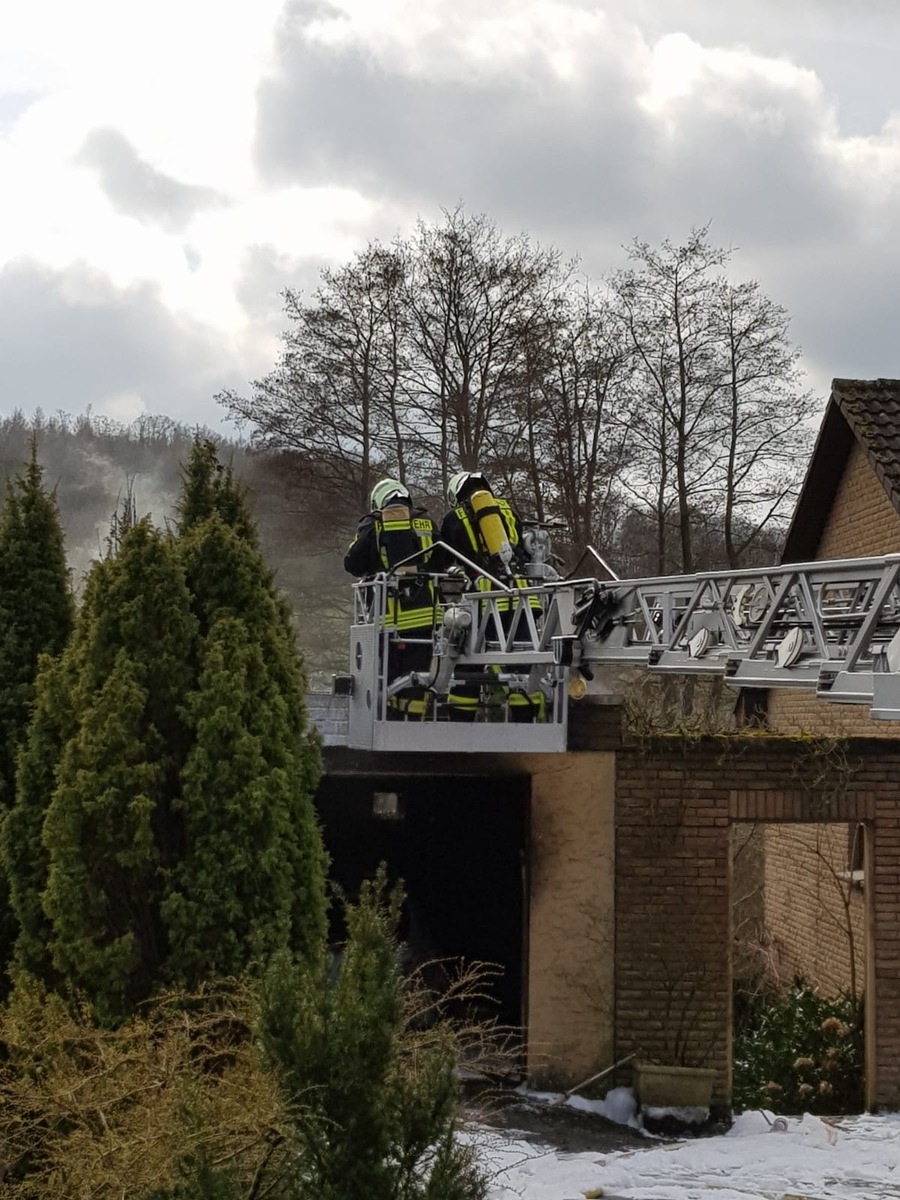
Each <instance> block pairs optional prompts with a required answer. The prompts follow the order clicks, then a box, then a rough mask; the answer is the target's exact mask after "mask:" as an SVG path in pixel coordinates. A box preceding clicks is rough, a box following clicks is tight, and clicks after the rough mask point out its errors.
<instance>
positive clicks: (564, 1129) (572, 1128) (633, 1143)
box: [462, 1091, 648, 1154]
mask: <svg viewBox="0 0 900 1200" xmlns="http://www.w3.org/2000/svg"><path fill="white" fill-rule="evenodd" d="M462 1115H463V1120H464V1121H471V1122H473V1123H476V1124H478V1125H482V1126H484V1125H487V1126H492V1127H494V1128H497V1129H504V1130H507V1131H509V1132H515V1133H519V1134H521V1136H522V1137H523V1139H525V1140H527V1141H530V1142H533V1143H534V1144H536V1145H537V1144H541V1145H544V1146H551V1147H552V1148H553V1149H554V1150H562V1151H567V1152H568V1153H570V1154H580V1153H587V1152H590V1151H595V1150H596V1151H597V1152H598V1153H609V1152H610V1151H612V1150H634V1149H638V1148H643V1149H646V1148H647V1145H648V1141H647V1139H646V1138H645V1137H642V1136H641V1135H640V1134H639V1133H636V1132H635V1131H634V1130H633V1129H628V1128H626V1127H625V1126H624V1125H614V1124H613V1123H612V1121H607V1120H605V1119H604V1118H603V1117H598V1116H595V1115H593V1114H591V1113H582V1112H578V1111H577V1110H575V1109H573V1108H569V1107H567V1106H565V1105H560V1106H558V1107H554V1106H552V1105H549V1104H539V1103H537V1102H533V1101H529V1100H526V1099H525V1098H524V1097H522V1096H520V1095H518V1094H517V1093H515V1092H503V1091H484V1092H481V1093H477V1094H475V1095H469V1096H467V1097H466V1098H465V1099H464V1100H463V1103H462Z"/></svg>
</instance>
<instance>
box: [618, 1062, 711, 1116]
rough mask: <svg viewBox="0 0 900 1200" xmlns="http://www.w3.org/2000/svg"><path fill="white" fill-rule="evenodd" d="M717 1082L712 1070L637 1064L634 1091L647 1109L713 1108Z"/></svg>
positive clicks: (709, 1068)
mask: <svg viewBox="0 0 900 1200" xmlns="http://www.w3.org/2000/svg"><path fill="white" fill-rule="evenodd" d="M715 1078H716V1072H715V1070H714V1069H713V1068H712V1067H670V1066H666V1065H664V1064H663V1063H648V1062H637V1063H635V1064H634V1090H635V1091H636V1092H637V1097H638V1100H639V1101H640V1103H641V1104H643V1105H644V1106H645V1107H646V1108H709V1103H710V1100H711V1099H712V1089H713V1082H714V1081H715Z"/></svg>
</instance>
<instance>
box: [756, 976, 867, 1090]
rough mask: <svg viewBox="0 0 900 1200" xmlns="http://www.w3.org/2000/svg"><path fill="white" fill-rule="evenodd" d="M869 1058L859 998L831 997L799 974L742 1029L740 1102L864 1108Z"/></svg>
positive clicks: (843, 994) (846, 994)
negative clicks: (865, 1078) (779, 996)
mask: <svg viewBox="0 0 900 1200" xmlns="http://www.w3.org/2000/svg"><path fill="white" fill-rule="evenodd" d="M864 1062H865V1055H864V1046H863V1008H862V1002H861V1000H860V999H859V997H855V996H852V995H850V994H849V993H847V992H843V993H841V994H840V995H839V996H837V997H834V998H831V999H828V998H826V997H823V996H820V995H818V993H817V992H816V991H815V989H814V988H812V987H811V986H810V985H809V984H808V983H807V982H806V980H804V979H799V978H798V979H795V980H794V982H793V984H792V985H791V987H790V988H789V990H788V992H787V993H786V994H785V995H784V996H783V997H781V998H779V999H776V1000H772V1001H771V1002H770V1003H769V1004H768V1005H766V1006H765V1007H762V1008H760V1009H759V1010H758V1011H756V1012H754V1013H752V1014H751V1015H750V1016H749V1017H748V1019H747V1022H746V1024H744V1026H743V1028H738V1029H736V1031H735V1042H734V1107H735V1109H736V1110H738V1111H740V1110H742V1109H746V1108H773V1109H776V1110H777V1111H778V1112H783V1113H802V1112H812V1113H839V1112H859V1111H860V1110H861V1109H862V1107H863V1068H864Z"/></svg>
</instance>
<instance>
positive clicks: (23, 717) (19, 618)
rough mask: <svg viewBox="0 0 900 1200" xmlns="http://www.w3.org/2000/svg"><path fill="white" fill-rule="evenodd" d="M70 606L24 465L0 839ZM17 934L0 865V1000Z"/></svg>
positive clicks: (45, 512) (1, 654)
mask: <svg viewBox="0 0 900 1200" xmlns="http://www.w3.org/2000/svg"><path fill="white" fill-rule="evenodd" d="M72 619H73V602H72V594H71V589H70V587H69V574H68V571H67V569H66V557H65V549H64V545H63V534H62V529H61V527H60V522H59V513H58V511H57V506H56V498H55V496H53V495H51V494H50V493H48V492H47V491H46V489H45V488H44V485H43V472H42V469H41V467H40V466H39V465H38V461H37V446H36V443H35V442H32V448H31V461H30V462H29V463H28V464H27V466H26V467H25V469H24V471H23V472H22V473H21V474H20V475H19V476H18V477H17V478H16V479H15V480H14V481H12V482H11V483H9V484H8V485H7V490H6V500H5V504H4V506H3V510H2V513H0V837H2V831H3V824H4V822H5V818H6V815H7V813H8V812H9V810H10V808H11V807H12V805H13V802H14V800H15V774H16V760H17V757H18V754H19V751H20V749H21V747H22V744H23V742H24V740H25V734H26V730H27V727H28V722H29V719H30V715H31V706H32V702H33V699H34V690H35V687H34V683H35V676H36V675H37V672H38V660H39V658H40V656H41V655H42V654H48V655H55V654H59V653H60V652H61V651H62V649H63V647H64V645H65V644H66V640H67V638H68V636H69V633H70V631H71V627H72ZM17 932H18V924H17V921H16V919H15V916H14V913H13V908H12V899H11V896H10V891H9V880H8V875H7V871H6V868H5V866H3V867H0V978H2V982H0V994H3V993H4V992H5V990H6V977H5V975H4V972H5V970H6V968H7V967H8V964H9V960H10V957H11V954H12V947H13V944H14V941H15V939H16V935H17Z"/></svg>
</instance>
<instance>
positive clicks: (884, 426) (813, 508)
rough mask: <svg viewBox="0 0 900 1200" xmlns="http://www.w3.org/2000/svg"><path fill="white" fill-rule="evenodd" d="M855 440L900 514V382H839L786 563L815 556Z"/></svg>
mask: <svg viewBox="0 0 900 1200" xmlns="http://www.w3.org/2000/svg"><path fill="white" fill-rule="evenodd" d="M854 442H858V443H859V445H860V446H861V448H862V450H863V452H864V453H865V455H866V458H867V459H868V462H869V466H870V467H871V468H872V470H873V471H874V472H875V474H876V476H877V477H878V480H879V482H880V483H881V486H882V487H883V488H884V490H885V492H886V493H887V495H888V498H889V500H890V501H891V503H892V504H893V506H894V509H895V510H896V511H897V513H900V379H835V380H834V381H833V382H832V385H831V399H830V400H829V401H828V407H827V408H826V410H825V416H824V418H823V420H822V425H821V427H820V429H819V436H818V438H817V439H816V444H815V447H814V449H813V452H812V458H811V459H810V462H809V467H808V469H807V472H806V478H805V479H804V481H803V487H802V488H801V490H800V498H799V499H798V501H797V507H796V508H795V509H794V516H793V519H792V521H791V524H790V528H789V529H788V532H787V537H786V538H785V543H784V550H783V552H782V555H781V561H782V562H810V561H811V560H812V559H813V558H815V554H816V548H817V547H818V544H819V541H820V539H821V536H822V533H823V531H824V528H825V523H826V521H827V520H828V515H829V510H830V508H831V501H832V499H833V498H834V492H835V488H836V486H837V483H838V481H839V479H840V477H841V475H842V473H843V470H844V467H845V466H846V463H847V459H848V457H849V455H850V451H851V450H852V448H853V445H854Z"/></svg>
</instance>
